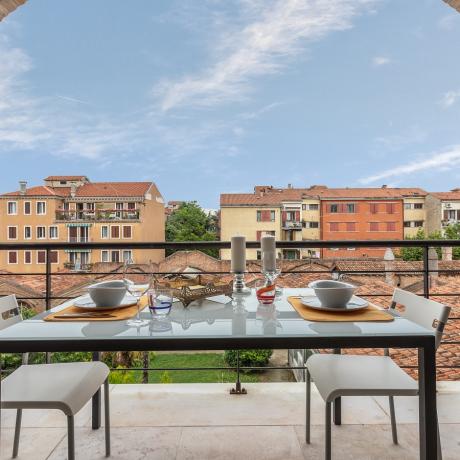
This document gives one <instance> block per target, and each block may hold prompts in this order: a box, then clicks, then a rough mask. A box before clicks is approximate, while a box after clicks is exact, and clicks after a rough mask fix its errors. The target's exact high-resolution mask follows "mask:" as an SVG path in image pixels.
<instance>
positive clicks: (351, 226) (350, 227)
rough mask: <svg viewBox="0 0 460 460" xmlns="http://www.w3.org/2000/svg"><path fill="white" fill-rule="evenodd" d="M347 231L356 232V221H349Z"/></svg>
mask: <svg viewBox="0 0 460 460" xmlns="http://www.w3.org/2000/svg"><path fill="white" fill-rule="evenodd" d="M347 232H356V222H347Z"/></svg>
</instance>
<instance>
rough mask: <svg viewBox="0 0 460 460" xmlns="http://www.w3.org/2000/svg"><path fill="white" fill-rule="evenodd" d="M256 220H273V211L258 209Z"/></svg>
mask: <svg viewBox="0 0 460 460" xmlns="http://www.w3.org/2000/svg"><path fill="white" fill-rule="evenodd" d="M257 222H275V211H269V210H262V211H260V210H258V211H257Z"/></svg>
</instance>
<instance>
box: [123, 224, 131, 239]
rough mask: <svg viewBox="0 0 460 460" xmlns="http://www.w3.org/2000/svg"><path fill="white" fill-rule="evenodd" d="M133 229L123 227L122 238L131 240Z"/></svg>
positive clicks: (129, 226)
mask: <svg viewBox="0 0 460 460" xmlns="http://www.w3.org/2000/svg"><path fill="white" fill-rule="evenodd" d="M132 237H133V229H132V227H131V225H123V238H132Z"/></svg>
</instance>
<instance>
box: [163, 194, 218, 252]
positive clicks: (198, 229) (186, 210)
mask: <svg viewBox="0 0 460 460" xmlns="http://www.w3.org/2000/svg"><path fill="white" fill-rule="evenodd" d="M215 240H217V233H216V224H215V219H213V218H212V217H210V216H208V215H206V213H205V212H204V211H203V209H201V207H200V206H199V205H198V204H197V203H196V202H195V201H189V202H185V203H182V204H181V205H180V207H179V208H178V209H177V210H176V211H174V212H173V213H172V214H171V215H170V216H169V218H168V220H167V221H166V241H215ZM172 252H174V251H168V253H169V254H171V253H172ZM203 252H205V253H206V254H209V255H211V256H213V257H218V255H219V251H218V250H217V249H206V250H203Z"/></svg>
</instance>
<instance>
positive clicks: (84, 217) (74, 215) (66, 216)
mask: <svg viewBox="0 0 460 460" xmlns="http://www.w3.org/2000/svg"><path fill="white" fill-rule="evenodd" d="M139 218H140V211H139V210H138V209H128V210H126V209H125V210H120V209H86V210H71V211H69V210H64V209H59V210H57V211H56V221H58V222H67V221H68V222H80V221H81V222H87V221H99V222H111V221H121V220H127V221H138V220H139Z"/></svg>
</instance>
